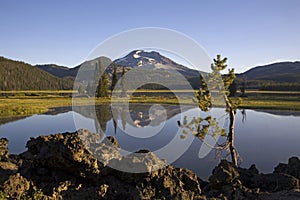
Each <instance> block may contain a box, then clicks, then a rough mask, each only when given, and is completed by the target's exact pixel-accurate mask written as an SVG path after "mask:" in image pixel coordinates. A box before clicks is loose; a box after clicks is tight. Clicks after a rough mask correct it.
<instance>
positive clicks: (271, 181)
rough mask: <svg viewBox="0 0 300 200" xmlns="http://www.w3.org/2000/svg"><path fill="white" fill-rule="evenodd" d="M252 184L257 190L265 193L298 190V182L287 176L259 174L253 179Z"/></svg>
mask: <svg viewBox="0 0 300 200" xmlns="http://www.w3.org/2000/svg"><path fill="white" fill-rule="evenodd" d="M253 182H254V185H255V186H256V187H257V188H260V190H262V191H267V192H277V191H283V190H293V189H299V180H298V179H297V178H295V177H293V176H290V175H287V174H276V173H274V174H260V175H256V176H254V177H253Z"/></svg>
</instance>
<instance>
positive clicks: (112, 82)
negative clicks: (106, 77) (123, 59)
mask: <svg viewBox="0 0 300 200" xmlns="http://www.w3.org/2000/svg"><path fill="white" fill-rule="evenodd" d="M117 82H118V77H117V65H116V64H115V63H114V72H113V75H112V79H111V86H110V90H111V93H112V91H113V90H114V88H115V86H116V84H117Z"/></svg>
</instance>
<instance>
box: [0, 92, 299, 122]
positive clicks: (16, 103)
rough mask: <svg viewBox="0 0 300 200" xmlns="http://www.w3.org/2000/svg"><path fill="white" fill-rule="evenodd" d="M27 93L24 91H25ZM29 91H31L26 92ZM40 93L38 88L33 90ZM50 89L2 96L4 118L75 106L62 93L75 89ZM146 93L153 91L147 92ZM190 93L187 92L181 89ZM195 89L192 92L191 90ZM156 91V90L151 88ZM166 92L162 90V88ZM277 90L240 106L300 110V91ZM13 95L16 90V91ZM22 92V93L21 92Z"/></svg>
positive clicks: (85, 101) (87, 101) (145, 99)
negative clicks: (37, 94)
mask: <svg viewBox="0 0 300 200" xmlns="http://www.w3.org/2000/svg"><path fill="white" fill-rule="evenodd" d="M22 92H24V91H22ZM26 92H28V91H26ZM30 92H36V91H30ZM38 92H48V93H51V94H50V95H49V94H47V95H44V96H35V95H34V96H23V95H21V96H18V95H15V96H0V117H12V116H28V115H33V114H40V113H44V112H47V111H48V110H49V109H50V108H55V107H63V106H72V98H71V97H69V96H68V97H66V96H60V95H59V94H61V93H64V92H66V93H69V94H71V91H38ZM143 92H145V94H146V93H148V92H149V90H147V91H143ZM180 92H186V91H180ZM188 92H192V91H188ZM151 93H154V91H151ZM160 93H162V91H160ZM283 93H284V94H282V92H280V93H276V92H274V91H270V92H268V91H266V92H265V91H264V92H263V93H260V92H259V91H249V92H248V93H247V94H248V95H249V97H247V98H242V103H241V105H240V108H250V109H280V110H300V94H298V93H296V94H295V93H292V92H291V93H289V92H283ZM12 94H13V93H12ZM18 94H21V93H18ZM112 101H113V102H124V101H128V99H113V100H112ZM110 102H111V99H110V98H97V99H94V98H76V99H75V103H76V105H80V106H81V105H93V104H102V103H110ZM129 102H130V103H160V104H161V103H165V104H178V103H179V102H178V99H177V98H175V97H174V96H163V94H161V95H158V96H145V95H143V96H138V97H132V98H130V99H129ZM192 103H193V101H192V99H191V98H181V99H180V104H192Z"/></svg>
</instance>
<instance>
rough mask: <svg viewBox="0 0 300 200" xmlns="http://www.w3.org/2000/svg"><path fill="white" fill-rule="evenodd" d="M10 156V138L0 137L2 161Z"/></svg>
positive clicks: (0, 158)
mask: <svg viewBox="0 0 300 200" xmlns="http://www.w3.org/2000/svg"><path fill="white" fill-rule="evenodd" d="M7 158H8V140H7V139H6V138H1V139H0V161H2V160H5V159H7Z"/></svg>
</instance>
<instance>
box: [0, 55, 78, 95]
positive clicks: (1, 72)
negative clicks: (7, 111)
mask: <svg viewBox="0 0 300 200" xmlns="http://www.w3.org/2000/svg"><path fill="white" fill-rule="evenodd" d="M72 88H73V81H71V80H67V79H61V78H58V77H55V76H52V75H51V74H49V73H47V72H45V71H43V70H40V69H38V68H37V67H34V66H32V65H30V64H26V63H24V62H20V61H14V60H10V59H7V58H4V57H0V90H65V89H72Z"/></svg>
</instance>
